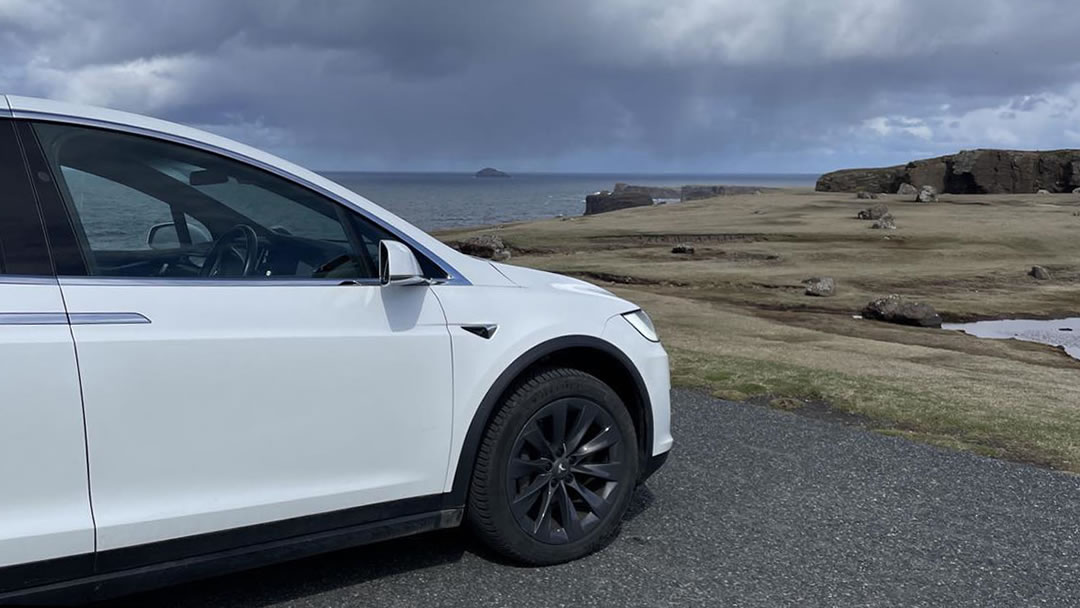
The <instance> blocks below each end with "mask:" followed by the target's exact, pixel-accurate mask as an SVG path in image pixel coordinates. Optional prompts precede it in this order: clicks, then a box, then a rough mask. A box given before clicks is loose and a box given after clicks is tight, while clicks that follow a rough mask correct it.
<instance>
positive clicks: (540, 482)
mask: <svg viewBox="0 0 1080 608" xmlns="http://www.w3.org/2000/svg"><path fill="white" fill-rule="evenodd" d="M547 485H548V478H547V476H546V475H541V476H540V477H537V478H536V480H534V481H533V482H532V483H531V484H529V486H528V487H526V488H525V489H524V490H523V491H522V492H521V493H520V494H518V495H517V497H515V498H514V501H513V502H511V503H510V508H511V509H513V510H514V511H515V512H516V513H518V514H523V513H525V512H526V511H528V510H529V509H530V508H531V507H532V506H533V505H534V504H536V497H537V496H538V494H537V492H539V491H540V490H542V489H543V488H545V487H546V486H547Z"/></svg>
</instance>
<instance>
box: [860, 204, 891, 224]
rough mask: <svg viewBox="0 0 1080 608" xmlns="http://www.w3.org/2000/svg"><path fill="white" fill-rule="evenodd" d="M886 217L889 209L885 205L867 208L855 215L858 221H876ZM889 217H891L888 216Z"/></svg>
mask: <svg viewBox="0 0 1080 608" xmlns="http://www.w3.org/2000/svg"><path fill="white" fill-rule="evenodd" d="M886 215H889V208H888V207H886V206H885V205H883V204H881V203H878V204H877V205H874V206H873V207H867V208H866V209H863V210H862V211H859V213H858V214H857V215H856V217H858V218H859V219H860V220H878V219H881V218H883V217H885V216H886ZM890 217H891V216H890Z"/></svg>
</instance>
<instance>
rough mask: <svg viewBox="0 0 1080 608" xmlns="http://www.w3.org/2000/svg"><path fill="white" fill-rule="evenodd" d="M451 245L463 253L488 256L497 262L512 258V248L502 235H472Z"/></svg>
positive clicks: (481, 256) (482, 256)
mask: <svg viewBox="0 0 1080 608" xmlns="http://www.w3.org/2000/svg"><path fill="white" fill-rule="evenodd" d="M450 245H452V246H453V247H454V248H455V249H457V250H458V251H460V252H461V253H464V254H466V255H474V256H476V257H478V258H488V259H491V260H495V261H496V262H501V261H504V260H509V259H510V248H509V247H507V246H506V243H504V242H503V240H502V237H500V236H498V235H496V234H480V235H477V236H470V237H469V238H467V239H465V240H464V241H458V242H455V243H450Z"/></svg>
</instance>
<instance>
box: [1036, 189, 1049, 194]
mask: <svg viewBox="0 0 1080 608" xmlns="http://www.w3.org/2000/svg"><path fill="white" fill-rule="evenodd" d="M1035 194H1050V191H1049V190H1047V189H1046V188H1039V191H1038V192H1036V193H1035Z"/></svg>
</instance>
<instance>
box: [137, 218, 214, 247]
mask: <svg viewBox="0 0 1080 608" xmlns="http://www.w3.org/2000/svg"><path fill="white" fill-rule="evenodd" d="M187 227H188V234H189V235H191V242H192V244H198V243H209V242H211V241H213V240H214V237H213V236H211V235H210V233H209V232H207V231H206V229H205V228H203V227H202V226H200V225H198V224H192V223H191V222H188V225H187ZM146 246H147V247H149V248H151V249H179V248H180V234H179V233H178V232H177V230H176V224H174V223H173V222H166V223H164V224H154V225H153V226H151V227H150V230H148V231H147V232H146Z"/></svg>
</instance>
